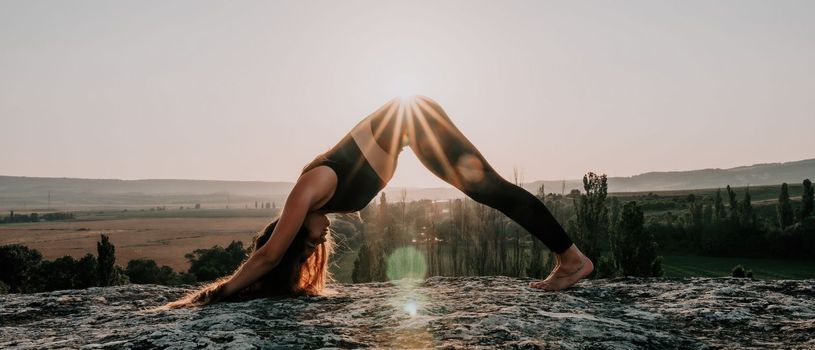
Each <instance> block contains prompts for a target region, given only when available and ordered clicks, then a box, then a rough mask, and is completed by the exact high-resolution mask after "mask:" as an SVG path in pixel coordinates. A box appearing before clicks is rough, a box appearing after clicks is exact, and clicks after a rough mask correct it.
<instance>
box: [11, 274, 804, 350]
mask: <svg viewBox="0 0 815 350" xmlns="http://www.w3.org/2000/svg"><path fill="white" fill-rule="evenodd" d="M529 281H531V280H530V279H527V278H509V277H501V276H499V277H457V278H451V277H433V278H429V279H427V280H424V281H415V280H414V281H411V280H401V281H397V282H384V283H367V284H338V285H333V286H332V288H333V289H334V290H335V291H336V294H334V295H331V296H321V297H300V298H297V299H291V298H290V299H258V300H253V301H248V302H240V303H222V304H216V305H213V306H209V307H204V308H199V309H184V310H172V311H164V312H152V311H148V309H149V308H150V307H153V306H157V305H160V304H162V303H164V302H166V301H168V300H172V299H174V298H176V297H178V296H180V295H182V294H183V293H184V292H186V291H188V289H184V288H171V287H164V286H156V285H126V286H118V287H109V288H90V289H86V290H66V291H58V292H51V293H40V294H27V295H2V296H0V348H89V349H97V348H116V349H119V348H124V349H148V348H149V349H155V348H166V349H187V348H230V349H232V348H235V349H241V348H245V349H252V348H262V349H301V348H307V349H311V348H369V347H372V348H496V347H499V348H519V349H538V348H543V349H561V348H563V349H637V348H645V349H744V348H755V349H766V348H784V349H791V348H799V349H805V348H808V349H813V348H815V340H813V339H815V280H798V281H791V280H780V281H766V280H759V281H753V280H749V279H738V278H682V279H672V278H631V277H627V278H614V279H599V280H584V281H581V282H580V283H578V284H577V285H576V286H574V287H573V288H570V289H569V290H566V291H561V292H542V291H539V290H537V289H532V288H529V287H527V284H528V282H529Z"/></svg>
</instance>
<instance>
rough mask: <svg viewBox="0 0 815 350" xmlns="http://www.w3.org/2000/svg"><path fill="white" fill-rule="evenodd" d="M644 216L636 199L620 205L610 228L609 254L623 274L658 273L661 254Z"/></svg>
mask: <svg viewBox="0 0 815 350" xmlns="http://www.w3.org/2000/svg"><path fill="white" fill-rule="evenodd" d="M644 224H645V219H644V216H643V213H642V210H641V209H640V207H639V206H638V205H637V202H634V201H630V202H628V203H626V204H625V205H624V206H623V209H622V213H621V215H620V221H619V223H618V224H617V225H616V226H615V227H614V228H613V229H612V230H611V234H610V240H609V243H610V248H611V257H612V259H613V262H614V265H615V266H616V268H617V270H618V272H619V273H620V274H622V275H623V276H661V275H662V257H661V256H657V252H656V248H657V244H656V242H654V236H653V234H652V233H650V232H648V231H646V230H645V229H644Z"/></svg>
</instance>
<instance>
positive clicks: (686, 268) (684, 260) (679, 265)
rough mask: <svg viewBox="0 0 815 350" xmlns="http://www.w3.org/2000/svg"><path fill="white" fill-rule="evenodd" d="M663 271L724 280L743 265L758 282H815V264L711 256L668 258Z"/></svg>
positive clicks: (670, 274)
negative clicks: (768, 280)
mask: <svg viewBox="0 0 815 350" xmlns="http://www.w3.org/2000/svg"><path fill="white" fill-rule="evenodd" d="M664 258H665V260H664V261H663V262H662V269H663V270H664V271H665V276H666V277H690V276H699V277H722V276H730V271H731V270H732V269H733V267H734V266H736V265H738V264H741V266H744V268H745V269H749V270H753V277H755V278H758V279H809V278H815V261H795V260H775V259H750V258H717V257H707V256H682V255H668V256H665V257H664Z"/></svg>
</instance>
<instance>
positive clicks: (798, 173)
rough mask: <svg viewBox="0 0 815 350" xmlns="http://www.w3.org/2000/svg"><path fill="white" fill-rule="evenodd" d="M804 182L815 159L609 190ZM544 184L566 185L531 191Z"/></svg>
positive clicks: (658, 175) (638, 178)
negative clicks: (541, 187) (543, 187)
mask: <svg viewBox="0 0 815 350" xmlns="http://www.w3.org/2000/svg"><path fill="white" fill-rule="evenodd" d="M804 179H810V180H813V181H815V158H812V159H805V160H798V161H792V162H784V163H763V164H753V165H747V166H740V167H735V168H729V169H719V168H711V169H699V170H686V171H652V172H647V173H642V174H639V175H634V176H628V177H609V178H608V190H609V192H642V191H670V190H692V189H700V188H717V187H725V186H727V185H730V186H732V187H738V186H747V185H751V186H758V185H775V184H780V183H782V182H787V183H800V182H801V181H803V180H804ZM541 183H543V184H544V186H545V188H546V192H547V193H548V192H557V193H559V192H560V190H561V186H562V181H535V182H532V183H530V184H529V185H528V187H530V188H536V189H537V188H538V187H540V184H541ZM524 187H527V185H524ZM572 188H578V189H580V190H581V191H582V190H583V182H582V179H581V180H566V192H567V193H568V192H569V190H570V189H572Z"/></svg>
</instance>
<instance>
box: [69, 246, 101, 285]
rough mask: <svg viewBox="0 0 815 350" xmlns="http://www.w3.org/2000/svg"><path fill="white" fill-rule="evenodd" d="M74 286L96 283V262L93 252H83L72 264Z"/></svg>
mask: <svg viewBox="0 0 815 350" xmlns="http://www.w3.org/2000/svg"><path fill="white" fill-rule="evenodd" d="M74 271H75V273H74V288H88V287H95V286H97V285H98V282H99V280H98V279H97V276H98V272H97V263H96V257H95V256H93V254H90V253H88V254H85V256H83V257H82V259H79V260H77V261H76V265H74Z"/></svg>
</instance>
